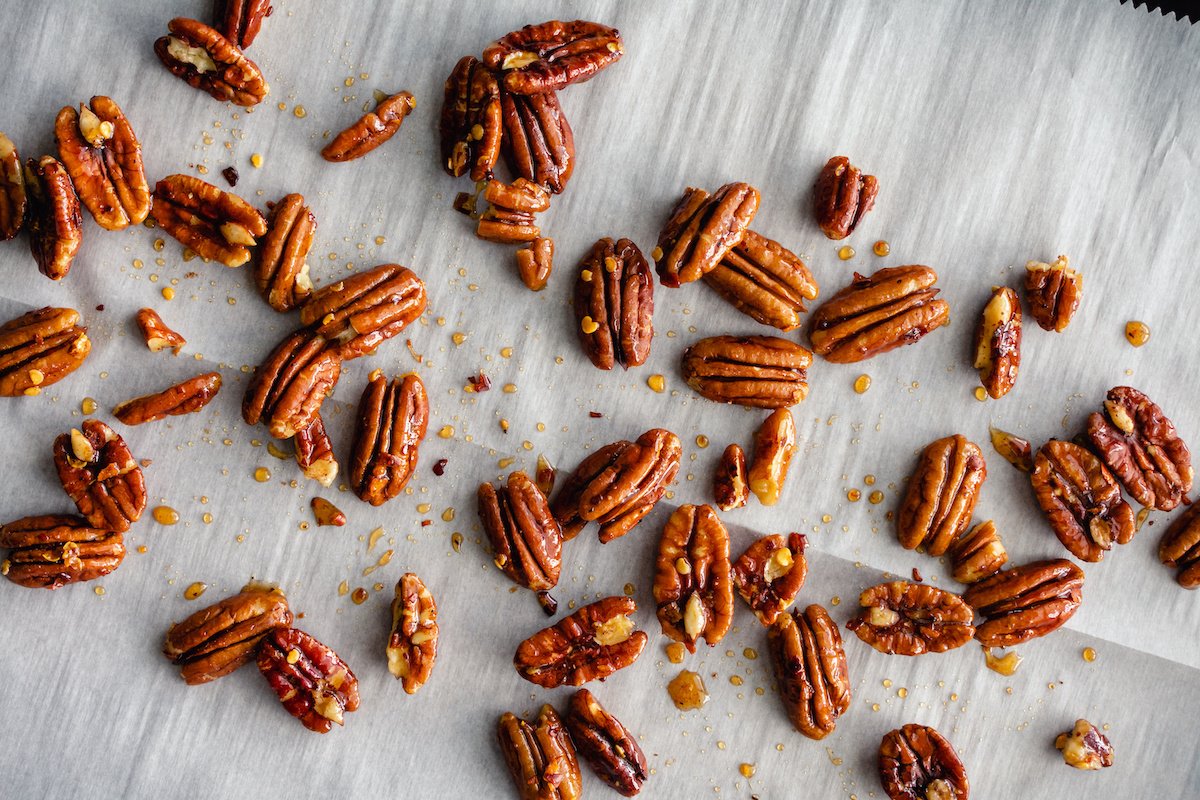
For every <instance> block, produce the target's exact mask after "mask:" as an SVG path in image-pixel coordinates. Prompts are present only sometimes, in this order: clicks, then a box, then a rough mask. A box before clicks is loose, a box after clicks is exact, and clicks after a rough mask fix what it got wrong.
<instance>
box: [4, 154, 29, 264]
mask: <svg viewBox="0 0 1200 800" xmlns="http://www.w3.org/2000/svg"><path fill="white" fill-rule="evenodd" d="M25 204H26V197H25V170H23V169H22V168H21V156H20V155H19V154H18V153H17V146H16V145H15V144H13V143H12V139H9V138H8V137H7V136H5V135H4V134H3V133H0V241H4V242H7V241H8V240H9V239H12V238H13V237H15V236H16V235H17V234H18V233H19V232H20V230H21V228H22V227H23V226H24V224H25Z"/></svg>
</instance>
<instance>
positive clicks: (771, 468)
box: [746, 408, 796, 506]
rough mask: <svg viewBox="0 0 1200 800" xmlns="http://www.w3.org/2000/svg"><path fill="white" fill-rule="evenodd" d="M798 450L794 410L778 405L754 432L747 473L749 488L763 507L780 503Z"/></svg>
mask: <svg viewBox="0 0 1200 800" xmlns="http://www.w3.org/2000/svg"><path fill="white" fill-rule="evenodd" d="M795 452H796V423H795V422H794V421H793V420H792V412H790V411H788V410H787V409H786V408H777V409H775V411H773V412H772V413H771V416H769V417H767V418H766V419H765V420H763V424H762V425H760V426H759V428H758V432H757V433H756V434H755V435H754V459H753V460H752V461H751V462H750V471H749V472H748V473H747V474H746V479H747V481H748V482H749V484H750V491H752V492H754V495H755V496H756V497H757V498H758V502H760V503H762V504H763V505H764V506H773V505H775V504H776V503H778V502H779V495H780V494H782V493H783V482H784V481H785V480H787V473H788V467H789V466H790V465H791V463H792V455H793V454H794V453H795Z"/></svg>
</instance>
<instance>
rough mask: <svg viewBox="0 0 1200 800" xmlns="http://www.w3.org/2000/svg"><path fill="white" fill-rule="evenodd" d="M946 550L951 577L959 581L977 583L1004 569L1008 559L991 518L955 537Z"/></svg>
mask: <svg viewBox="0 0 1200 800" xmlns="http://www.w3.org/2000/svg"><path fill="white" fill-rule="evenodd" d="M948 552H949V554H950V560H951V561H952V562H953V564H954V580H956V581H958V582H959V583H967V584H971V583H978V582H979V581H981V580H983V579H984V578H986V577H988V576H990V575H995V574H996V573H997V572H999V571H1000V570H1002V569H1004V562H1006V561H1007V560H1008V551H1006V550H1005V549H1004V542H1002V541H1001V540H1000V534H998V533H997V532H996V524H995V523H994V522H992V521H991V520H990V519H989V520H987V521H986V522H981V523H979V524H978V525H976V526H975V527H974V528H972V529H971V530H969V531H968V532H966V533H964V534H963V535H961V536H959V537H958V538H957V539H955V540H954V542H953V543H952V544H951V545H950V550H949V551H948Z"/></svg>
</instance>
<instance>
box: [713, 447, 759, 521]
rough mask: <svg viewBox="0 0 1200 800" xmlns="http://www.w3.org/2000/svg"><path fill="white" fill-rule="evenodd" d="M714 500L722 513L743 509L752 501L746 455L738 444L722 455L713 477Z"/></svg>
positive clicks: (726, 449)
mask: <svg viewBox="0 0 1200 800" xmlns="http://www.w3.org/2000/svg"><path fill="white" fill-rule="evenodd" d="M713 499H714V500H715V501H716V504H717V508H719V509H721V510H722V511H729V510H730V509H734V508H741V507H742V506H744V505H746V501H747V500H748V499H750V483H749V481H748V479H747V477H746V454H745V453H744V452H742V448H741V447H740V446H739V445H737V444H731V445H729V446H728V447H726V448H725V452H724V453H721V461H720V463H718V464H717V471H716V473H715V474H714V475H713Z"/></svg>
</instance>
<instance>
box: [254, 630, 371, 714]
mask: <svg viewBox="0 0 1200 800" xmlns="http://www.w3.org/2000/svg"><path fill="white" fill-rule="evenodd" d="M258 669H259V671H261V672H262V674H263V677H264V678H266V679H267V683H269V684H270V685H271V688H272V689H274V690H275V694H277V695H278V696H279V700H280V702H282V703H283V707H284V709H285V710H286V711H287V712H288V713H289V714H291V715H292V716H293V717H295V718H296V719H298V720H300V722H301V723H303V724H304V727H306V728H308V729H309V730H310V731H315V732H317V733H328V732H329V731H330V729H332V728H333V723H334V722H336V723H337V724H338V725H341V724H342V718H343V717H344V715H345V714H346V713H347V712H350V711H357V710H358V703H359V699H358V679H357V678H355V677H354V673H353V672H351V671H350V667H348V666H346V663H345V662H344V661H342V660H341V659H340V658H338V655H337V653H335V652H333V651H332V650H330V649H329V648H328V647H326V646H325V645H323V644H321V643H320V642H318V641H317V640H316V639H314V638H312V637H311V636H309V635H308V634H307V633H304V632H303V631H298V630H296V629H295V628H273V629H272V630H271V631H270V632H269V633H268V634H267V635H266V636H265V637H264V638H263V640H262V644H261V645H259V649H258Z"/></svg>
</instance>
